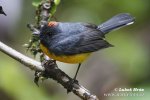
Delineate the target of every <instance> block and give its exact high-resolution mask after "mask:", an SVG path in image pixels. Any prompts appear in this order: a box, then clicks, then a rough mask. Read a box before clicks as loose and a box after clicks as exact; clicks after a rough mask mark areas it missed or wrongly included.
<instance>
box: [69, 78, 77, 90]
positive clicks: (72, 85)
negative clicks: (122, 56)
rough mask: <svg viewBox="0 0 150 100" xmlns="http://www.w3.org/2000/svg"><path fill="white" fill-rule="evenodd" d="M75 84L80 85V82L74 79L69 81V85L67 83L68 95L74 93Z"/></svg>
mask: <svg viewBox="0 0 150 100" xmlns="http://www.w3.org/2000/svg"><path fill="white" fill-rule="evenodd" d="M74 84H78V80H76V79H72V80H70V81H68V83H67V93H70V92H71V91H73V87H74Z"/></svg>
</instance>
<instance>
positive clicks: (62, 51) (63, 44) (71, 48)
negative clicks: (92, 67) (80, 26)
mask: <svg viewBox="0 0 150 100" xmlns="http://www.w3.org/2000/svg"><path fill="white" fill-rule="evenodd" d="M101 34H102V33H101V32H100V31H99V30H97V29H91V28H89V29H87V30H86V31H84V32H81V33H80V34H76V35H71V36H68V37H65V38H64V39H62V40H61V41H59V42H58V43H57V44H55V45H54V46H53V47H52V48H51V51H52V52H54V54H55V55H75V54H81V53H89V52H94V51H98V50H100V49H103V48H107V47H110V46H112V45H111V44H109V43H108V42H107V41H106V40H104V39H103V37H102V36H101Z"/></svg>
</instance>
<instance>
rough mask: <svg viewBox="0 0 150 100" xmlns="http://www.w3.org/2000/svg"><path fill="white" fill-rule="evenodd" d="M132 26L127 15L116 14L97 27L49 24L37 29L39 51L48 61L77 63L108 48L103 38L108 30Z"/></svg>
mask: <svg viewBox="0 0 150 100" xmlns="http://www.w3.org/2000/svg"><path fill="white" fill-rule="evenodd" d="M133 23H134V17H132V16H131V15H130V14H128V13H121V14H118V15H116V16H114V17H112V18H111V19H109V20H108V21H106V22H104V23H103V24H100V25H98V26H97V25H95V24H89V23H81V22H79V23H71V22H67V23H65V22H54V21H52V22H49V23H48V24H47V25H44V26H43V27H42V28H41V30H40V48H41V50H42V51H43V52H44V53H45V54H46V55H47V56H48V57H50V58H52V59H54V60H57V61H61V62H65V63H79V66H78V69H77V71H76V74H75V77H74V79H76V76H77V73H78V70H79V68H80V65H81V63H82V62H83V61H84V60H85V59H86V58H87V57H89V55H90V54H91V53H93V52H95V51H98V50H100V49H103V48H108V47H112V45H111V44H110V43H108V42H107V41H106V40H105V35H106V34H107V33H109V32H110V31H112V30H116V29H118V28H121V27H123V26H127V25H130V24H133Z"/></svg>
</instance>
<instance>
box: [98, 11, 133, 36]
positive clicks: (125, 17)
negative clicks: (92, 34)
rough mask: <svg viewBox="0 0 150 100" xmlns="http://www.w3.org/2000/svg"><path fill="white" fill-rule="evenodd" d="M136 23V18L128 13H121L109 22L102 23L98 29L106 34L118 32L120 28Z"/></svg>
mask: <svg viewBox="0 0 150 100" xmlns="http://www.w3.org/2000/svg"><path fill="white" fill-rule="evenodd" d="M133 23H134V17H132V16H131V15H130V14H128V13H121V14H118V15H116V16H114V17H112V18H111V19H109V20H108V21H106V22H104V23H102V24H101V25H99V26H98V29H99V30H101V31H102V32H103V33H104V34H106V33H108V32H110V31H112V30H116V29H118V28H121V27H124V26H127V25H130V24H133Z"/></svg>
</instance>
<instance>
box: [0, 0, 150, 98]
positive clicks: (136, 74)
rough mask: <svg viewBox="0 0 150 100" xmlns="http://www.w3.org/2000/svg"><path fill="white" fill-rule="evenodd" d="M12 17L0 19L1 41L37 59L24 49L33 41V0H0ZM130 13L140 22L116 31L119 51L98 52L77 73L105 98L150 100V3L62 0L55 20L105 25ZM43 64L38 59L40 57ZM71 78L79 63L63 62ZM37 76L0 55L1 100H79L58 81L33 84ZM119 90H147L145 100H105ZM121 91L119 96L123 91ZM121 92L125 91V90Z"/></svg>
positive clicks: (113, 38) (110, 38) (112, 37)
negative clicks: (112, 18) (28, 27)
mask: <svg viewBox="0 0 150 100" xmlns="http://www.w3.org/2000/svg"><path fill="white" fill-rule="evenodd" d="M0 5H2V6H3V8H4V11H5V12H6V13H7V16H6V17H5V16H3V15H0V41H2V42H4V43H6V44H7V45H9V46H11V47H12V48H14V49H16V50H18V51H20V52H21V53H23V54H25V55H28V56H30V57H33V56H32V55H31V54H30V53H26V50H25V48H24V47H22V45H23V44H24V43H27V42H28V40H29V39H30V36H31V33H30V31H29V30H28V29H27V27H26V25H27V24H28V23H34V22H35V19H34V17H35V8H34V7H33V6H32V1H31V0H0ZM123 12H127V13H130V14H132V15H133V16H134V17H135V19H136V22H135V23H134V24H133V25H131V26H128V27H125V28H123V29H120V30H117V31H113V32H111V33H110V34H108V35H107V36H106V39H107V40H108V41H109V42H110V43H111V44H113V45H114V46H115V47H113V48H108V49H104V50H101V51H98V52H96V53H93V55H92V56H91V57H90V58H89V59H87V60H86V61H85V62H84V63H83V64H82V67H81V69H80V72H79V74H78V80H79V82H80V83H81V84H82V85H83V86H85V87H86V88H87V89H89V90H91V92H92V93H94V94H96V95H97V96H98V97H99V98H100V100H149V98H150V73H149V71H150V34H149V32H150V20H149V18H150V1H149V0H61V3H60V5H59V6H58V9H57V12H56V14H55V17H56V18H57V21H62V22H89V23H95V24H97V25H98V24H100V23H102V22H104V21H106V20H107V19H109V18H111V17H112V16H114V15H115V14H118V13H123ZM37 60H38V59H37ZM58 65H59V68H61V69H62V70H64V71H65V72H66V73H67V74H69V75H70V76H71V77H73V76H74V73H75V70H76V68H77V65H71V64H64V63H60V62H58ZM33 78H34V72H33V71H31V70H29V69H28V68H26V67H25V66H24V65H22V64H20V63H18V62H16V61H15V60H13V59H12V58H10V57H8V56H7V55H5V54H3V53H1V52H0V100H80V99H79V98H78V97H76V96H75V95H74V94H72V93H70V94H67V93H66V90H65V89H63V88H62V86H60V85H59V84H58V83H56V82H54V81H53V80H46V81H44V83H40V87H39V88H38V87H37V86H36V85H35V84H34V82H33ZM115 88H143V89H145V90H144V92H136V93H139V94H141V93H144V96H104V94H107V93H112V92H114V89H115ZM119 93H120V92H119ZM121 93H122V92H121Z"/></svg>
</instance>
